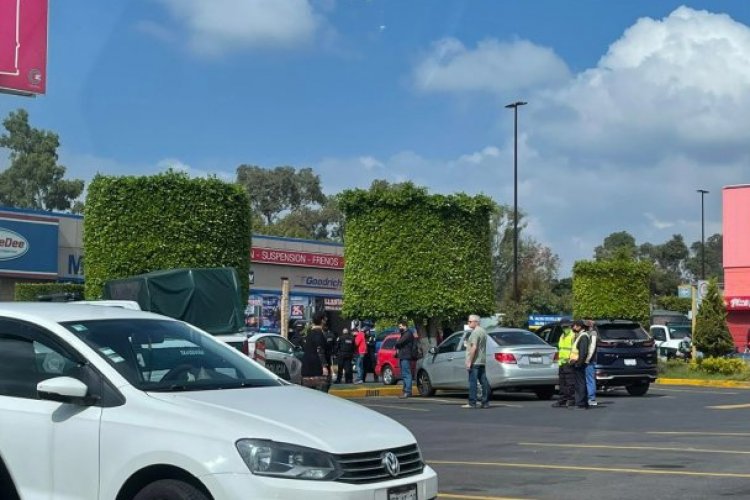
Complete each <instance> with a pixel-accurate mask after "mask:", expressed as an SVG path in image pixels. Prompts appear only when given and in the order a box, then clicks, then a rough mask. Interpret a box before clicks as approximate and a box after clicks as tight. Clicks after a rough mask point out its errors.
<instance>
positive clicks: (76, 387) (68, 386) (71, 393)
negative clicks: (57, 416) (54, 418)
mask: <svg viewBox="0 0 750 500" xmlns="http://www.w3.org/2000/svg"><path fill="white" fill-rule="evenodd" d="M36 390H37V392H38V393H39V398H40V399H46V400H49V401H58V402H60V403H71V404H77V405H81V406H91V405H93V404H94V403H95V402H96V399H97V398H95V397H88V396H87V394H88V393H89V388H88V387H87V386H86V384H84V383H83V382H81V381H80V380H78V379H75V378H73V377H55V378H50V379H47V380H43V381H41V382H39V383H38V384H37V385H36Z"/></svg>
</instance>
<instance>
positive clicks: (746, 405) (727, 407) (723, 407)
mask: <svg viewBox="0 0 750 500" xmlns="http://www.w3.org/2000/svg"><path fill="white" fill-rule="evenodd" d="M706 408H708V409H709V410H742V409H744V408H750V403H744V404H739V405H716V406H706Z"/></svg>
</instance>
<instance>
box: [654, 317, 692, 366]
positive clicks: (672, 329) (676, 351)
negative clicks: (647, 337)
mask: <svg viewBox="0 0 750 500" xmlns="http://www.w3.org/2000/svg"><path fill="white" fill-rule="evenodd" d="M649 333H650V334H651V336H652V337H653V338H654V341H655V342H656V350H657V353H658V355H659V358H661V359H675V358H678V359H687V358H689V357H690V348H691V338H690V336H691V335H692V325H691V324H690V323H667V324H665V325H653V326H652V327H651V328H650V329H649Z"/></svg>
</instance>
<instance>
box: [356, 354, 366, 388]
mask: <svg viewBox="0 0 750 500" xmlns="http://www.w3.org/2000/svg"><path fill="white" fill-rule="evenodd" d="M354 364H355V365H357V379H356V380H359V381H360V382H364V381H365V377H364V373H362V372H363V371H364V359H363V357H362V355H361V354H357V355H355V356H354Z"/></svg>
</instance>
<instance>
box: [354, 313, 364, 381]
mask: <svg viewBox="0 0 750 500" xmlns="http://www.w3.org/2000/svg"><path fill="white" fill-rule="evenodd" d="M366 355H367V340H366V339H365V332H364V331H363V330H362V328H361V327H359V326H358V327H357V330H356V331H355V332H354V364H356V365H357V378H356V380H355V381H354V383H355V384H361V383H362V382H364V381H365V367H364V361H365V356H366Z"/></svg>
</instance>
